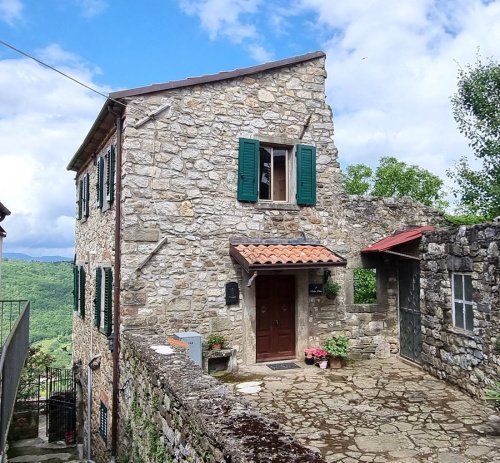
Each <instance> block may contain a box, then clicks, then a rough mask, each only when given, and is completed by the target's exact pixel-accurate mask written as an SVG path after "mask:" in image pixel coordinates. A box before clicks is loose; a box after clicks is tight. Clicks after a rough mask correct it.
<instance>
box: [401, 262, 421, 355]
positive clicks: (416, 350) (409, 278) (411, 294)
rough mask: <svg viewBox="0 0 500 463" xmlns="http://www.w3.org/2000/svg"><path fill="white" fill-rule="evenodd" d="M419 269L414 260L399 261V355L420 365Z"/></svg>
mask: <svg viewBox="0 0 500 463" xmlns="http://www.w3.org/2000/svg"><path fill="white" fill-rule="evenodd" d="M421 350H422V332H421V320H420V267H419V262H418V261H414V260H401V261H399V353H400V354H401V355H402V356H403V357H406V358H407V359H409V360H412V361H413V362H416V363H420V354H421Z"/></svg>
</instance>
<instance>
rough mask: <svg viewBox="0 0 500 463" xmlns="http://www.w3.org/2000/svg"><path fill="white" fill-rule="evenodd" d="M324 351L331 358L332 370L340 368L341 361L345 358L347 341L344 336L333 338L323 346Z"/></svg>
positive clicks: (347, 346)
mask: <svg viewBox="0 0 500 463" xmlns="http://www.w3.org/2000/svg"><path fill="white" fill-rule="evenodd" d="M323 347H324V348H325V351H326V352H328V355H329V356H330V357H331V359H332V360H331V362H330V365H331V367H332V368H342V360H344V359H345V358H347V352H348V348H349V339H347V338H346V337H345V336H333V337H332V338H330V339H328V340H327V341H325V343H324V344H323Z"/></svg>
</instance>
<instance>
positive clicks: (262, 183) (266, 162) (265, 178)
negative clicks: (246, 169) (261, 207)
mask: <svg viewBox="0 0 500 463" xmlns="http://www.w3.org/2000/svg"><path fill="white" fill-rule="evenodd" d="M271 152H272V149H271V148H267V147H261V148H260V156H259V198H260V199H271Z"/></svg>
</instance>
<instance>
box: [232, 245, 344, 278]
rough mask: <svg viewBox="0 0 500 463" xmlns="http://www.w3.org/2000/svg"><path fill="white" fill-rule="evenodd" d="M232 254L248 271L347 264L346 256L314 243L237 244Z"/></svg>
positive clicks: (233, 247) (233, 246)
mask: <svg viewBox="0 0 500 463" xmlns="http://www.w3.org/2000/svg"><path fill="white" fill-rule="evenodd" d="M230 254H231V256H233V257H234V258H235V259H236V261H238V263H239V264H240V265H241V266H242V267H243V268H244V269H245V270H246V271H247V272H248V271H250V270H257V269H269V270H272V269H284V268H289V269H300V268H321V267H333V266H336V265H346V260H345V259H344V258H342V257H340V256H339V255H337V254H335V253H334V252H333V251H330V250H329V249H328V248H327V247H325V246H322V245H314V244H237V245H231V247H230Z"/></svg>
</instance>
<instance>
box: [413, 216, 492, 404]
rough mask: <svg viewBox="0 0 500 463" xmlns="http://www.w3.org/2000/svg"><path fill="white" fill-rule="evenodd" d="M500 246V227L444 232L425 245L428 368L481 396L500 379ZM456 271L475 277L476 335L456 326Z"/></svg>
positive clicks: (425, 361) (424, 326)
mask: <svg viewBox="0 0 500 463" xmlns="http://www.w3.org/2000/svg"><path fill="white" fill-rule="evenodd" d="M499 246H500V224H496V223H495V224H482V225H476V226H469V227H465V226H464V227H452V228H446V229H442V230H439V231H436V232H433V233H429V234H425V235H424V237H423V238H422V243H421V252H422V260H421V294H422V300H421V310H422V363H423V367H424V368H425V369H426V370H427V371H429V372H430V373H432V374H433V375H435V376H437V377H439V378H441V379H445V380H447V381H449V382H451V383H453V384H456V385H457V386H459V387H460V388H461V389H463V390H465V391H467V392H468V393H470V394H471V395H473V396H476V397H482V396H483V394H484V388H485V387H491V386H492V385H493V384H494V382H495V381H497V380H498V378H499V377H500V352H499V351H498V350H496V349H495V343H496V342H497V340H498V339H499V338H500V313H499V307H500V304H499V303H500V301H499V283H500V264H499V262H500V261H499ZM452 272H463V273H470V274H471V277H472V288H473V294H472V299H473V316H474V328H473V330H472V331H466V330H463V329H460V328H457V327H455V326H454V325H453V318H452V303H453V301H452V288H451V273H452Z"/></svg>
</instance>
